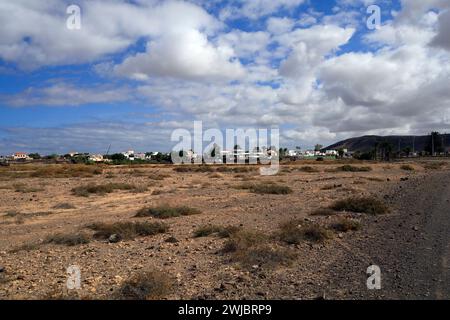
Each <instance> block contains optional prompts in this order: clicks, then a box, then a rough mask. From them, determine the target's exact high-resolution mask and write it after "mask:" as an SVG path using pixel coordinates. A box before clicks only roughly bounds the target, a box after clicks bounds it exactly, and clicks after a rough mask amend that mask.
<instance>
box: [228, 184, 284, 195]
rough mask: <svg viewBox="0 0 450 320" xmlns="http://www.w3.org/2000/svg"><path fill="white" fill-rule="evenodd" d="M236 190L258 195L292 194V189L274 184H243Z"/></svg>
mask: <svg viewBox="0 0 450 320" xmlns="http://www.w3.org/2000/svg"><path fill="white" fill-rule="evenodd" d="M234 188H236V189H243V190H249V191H250V192H253V193H258V194H290V193H292V189H291V188H289V187H288V186H281V185H277V184H274V183H261V184H254V183H243V184H240V185H237V186H235V187H234Z"/></svg>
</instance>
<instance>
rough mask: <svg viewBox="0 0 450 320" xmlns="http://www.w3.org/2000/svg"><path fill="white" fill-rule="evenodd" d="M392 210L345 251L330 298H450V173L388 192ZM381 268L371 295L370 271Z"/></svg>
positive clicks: (373, 220) (405, 183)
mask: <svg viewBox="0 0 450 320" xmlns="http://www.w3.org/2000/svg"><path fill="white" fill-rule="evenodd" d="M385 192H386V194H384V197H385V199H386V200H387V202H388V203H390V206H391V208H393V210H392V213H391V214H390V215H387V216H383V217H372V218H370V222H369V226H368V227H367V233H366V235H365V237H364V238H358V239H352V240H350V241H347V242H346V243H342V247H345V248H346V254H345V256H344V257H343V259H339V261H337V263H336V265H335V267H336V268H335V270H334V272H333V273H332V277H331V279H330V283H331V286H330V289H329V292H328V298H330V299H450V172H449V171H444V172H435V173H430V174H428V175H426V176H422V177H416V178H409V179H408V180H407V181H403V182H401V184H399V185H396V186H395V188H393V190H385ZM372 264H375V265H378V266H379V267H380V269H381V279H382V282H381V284H382V288H381V290H368V289H367V286H366V281H367V278H368V277H369V275H368V274H366V270H367V267H368V266H369V265H372Z"/></svg>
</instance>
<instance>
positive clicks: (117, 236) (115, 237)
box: [108, 233, 120, 243]
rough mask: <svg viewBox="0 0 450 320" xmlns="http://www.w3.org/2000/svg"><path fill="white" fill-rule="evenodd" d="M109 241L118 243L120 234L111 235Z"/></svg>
mask: <svg viewBox="0 0 450 320" xmlns="http://www.w3.org/2000/svg"><path fill="white" fill-rule="evenodd" d="M108 241H109V242H110V243H117V242H119V241H120V236H119V235H118V234H115V233H114V234H112V235H111V236H109V238H108Z"/></svg>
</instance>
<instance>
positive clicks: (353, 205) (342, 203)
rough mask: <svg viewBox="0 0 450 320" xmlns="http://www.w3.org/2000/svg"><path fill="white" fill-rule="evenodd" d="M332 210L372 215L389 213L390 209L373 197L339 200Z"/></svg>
mask: <svg viewBox="0 0 450 320" xmlns="http://www.w3.org/2000/svg"><path fill="white" fill-rule="evenodd" d="M330 208H331V209H333V210H336V211H350V212H357V213H367V214H372V215H378V214H384V213H387V212H389V208H388V207H387V206H386V204H385V203H384V202H382V201H380V200H378V199H376V198H373V197H350V198H346V199H343V200H338V201H336V202H335V203H334V204H332V205H331V207H330Z"/></svg>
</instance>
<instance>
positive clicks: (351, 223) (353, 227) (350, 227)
mask: <svg viewBox="0 0 450 320" xmlns="http://www.w3.org/2000/svg"><path fill="white" fill-rule="evenodd" d="M331 228H333V229H334V230H336V231H339V232H348V231H358V230H360V229H361V223H360V222H359V221H356V220H353V219H348V218H341V219H340V220H339V221H338V222H335V223H333V224H332V225H331Z"/></svg>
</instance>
